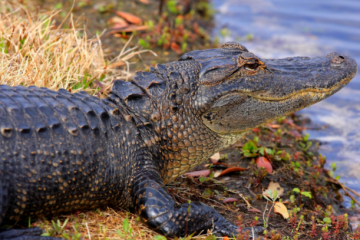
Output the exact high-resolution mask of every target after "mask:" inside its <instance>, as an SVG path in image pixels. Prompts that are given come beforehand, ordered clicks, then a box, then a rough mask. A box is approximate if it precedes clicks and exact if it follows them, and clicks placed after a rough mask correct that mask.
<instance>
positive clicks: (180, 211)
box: [133, 170, 263, 237]
mask: <svg viewBox="0 0 360 240" xmlns="http://www.w3.org/2000/svg"><path fill="white" fill-rule="evenodd" d="M135 179H136V180H135V181H134V185H133V197H134V202H136V204H137V205H136V206H135V209H136V212H137V213H138V214H139V215H140V216H141V218H142V219H143V221H144V222H146V224H147V225H148V226H149V227H151V228H152V229H155V230H156V231H158V232H160V233H162V234H163V235H165V236H167V237H175V236H188V235H191V234H199V233H206V232H207V230H210V231H212V232H213V233H214V234H216V235H221V236H229V237H232V236H233V235H235V236H236V235H238V234H239V228H238V227H237V226H235V225H233V224H231V223H230V222H229V221H228V220H226V219H225V218H224V217H223V216H221V215H220V213H218V212H217V211H216V210H215V209H214V208H212V207H210V206H207V205H205V204H203V203H200V202H189V203H184V204H182V205H179V206H178V205H175V202H174V200H173V199H172V197H171V196H170V194H169V192H168V191H167V189H166V188H165V186H164V184H163V183H162V180H161V178H160V176H159V173H158V172H155V171H151V170H148V171H142V172H141V175H137V176H136V177H135ZM245 230H250V233H252V230H251V228H249V229H245ZM261 230H263V228H261V229H259V228H258V227H255V228H254V235H255V232H257V233H258V232H259V231H261ZM251 235H252V234H251ZM256 236H257V235H256Z"/></svg>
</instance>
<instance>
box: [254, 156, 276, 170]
mask: <svg viewBox="0 0 360 240" xmlns="http://www.w3.org/2000/svg"><path fill="white" fill-rule="evenodd" d="M256 165H257V167H258V168H261V167H263V168H266V169H267V171H268V173H272V172H273V168H272V166H271V163H270V161H269V160H267V159H266V158H265V157H258V158H257V159H256Z"/></svg>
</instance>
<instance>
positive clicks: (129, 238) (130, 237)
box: [116, 216, 137, 240]
mask: <svg viewBox="0 0 360 240" xmlns="http://www.w3.org/2000/svg"><path fill="white" fill-rule="evenodd" d="M122 227H123V228H122V231H120V230H116V233H117V234H118V235H119V236H120V237H121V238H122V239H126V240H135V239H136V237H137V235H135V234H133V232H132V231H133V229H132V227H130V225H129V217H128V216H126V218H125V219H124V221H123V223H122Z"/></svg>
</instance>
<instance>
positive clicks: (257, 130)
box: [252, 128, 260, 133]
mask: <svg viewBox="0 0 360 240" xmlns="http://www.w3.org/2000/svg"><path fill="white" fill-rule="evenodd" d="M252 131H253V132H254V133H259V132H260V128H253V129H252Z"/></svg>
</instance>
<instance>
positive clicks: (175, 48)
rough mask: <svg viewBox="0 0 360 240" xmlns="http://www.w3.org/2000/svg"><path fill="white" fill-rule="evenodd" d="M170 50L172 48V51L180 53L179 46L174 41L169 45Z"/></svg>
mask: <svg viewBox="0 0 360 240" xmlns="http://www.w3.org/2000/svg"><path fill="white" fill-rule="evenodd" d="M170 48H171V50H173V51H174V52H176V53H177V54H181V53H182V51H181V47H180V46H179V45H177V44H176V43H175V42H172V43H171V45H170Z"/></svg>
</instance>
